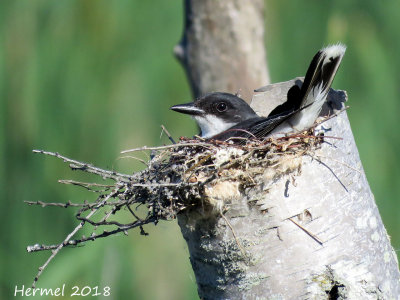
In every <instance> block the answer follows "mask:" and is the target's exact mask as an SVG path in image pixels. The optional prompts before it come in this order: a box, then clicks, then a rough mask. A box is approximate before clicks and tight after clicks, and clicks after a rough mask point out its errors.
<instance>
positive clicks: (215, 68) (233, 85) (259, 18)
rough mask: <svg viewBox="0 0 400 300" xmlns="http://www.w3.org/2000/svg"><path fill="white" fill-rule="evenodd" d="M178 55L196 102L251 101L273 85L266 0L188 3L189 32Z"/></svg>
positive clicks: (186, 4)
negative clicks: (223, 95)
mask: <svg viewBox="0 0 400 300" xmlns="http://www.w3.org/2000/svg"><path fill="white" fill-rule="evenodd" d="M174 53H175V55H176V57H177V58H178V59H179V60H180V61H181V63H182V64H183V66H184V67H185V70H186V72H187V76H188V79H189V82H190V85H191V87H192V91H193V94H194V96H195V97H198V96H199V95H201V94H205V93H207V92H213V91H226V92H231V93H235V92H237V91H238V90H239V89H240V94H241V95H242V97H243V98H244V99H246V100H248V101H249V102H250V99H251V96H252V95H253V90H254V89H255V88H257V87H260V86H262V85H265V84H268V83H269V75H268V72H267V63H266V58H265V48H264V1H263V0H251V1H241V0H234V1H232V0H229V1H227V0H221V1H215V0H202V1H189V0H186V1H185V29H184V33H183V37H182V39H181V42H180V43H179V44H178V45H177V46H176V47H175V49H174Z"/></svg>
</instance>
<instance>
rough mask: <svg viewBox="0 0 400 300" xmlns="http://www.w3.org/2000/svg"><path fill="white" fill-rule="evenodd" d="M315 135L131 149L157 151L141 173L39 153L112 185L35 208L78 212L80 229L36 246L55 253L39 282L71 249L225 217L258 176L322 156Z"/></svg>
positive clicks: (87, 186) (194, 141)
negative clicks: (195, 218) (203, 217)
mask: <svg viewBox="0 0 400 300" xmlns="http://www.w3.org/2000/svg"><path fill="white" fill-rule="evenodd" d="M323 138H324V137H323V136H322V135H318V136H315V135H314V134H313V131H312V130H310V131H309V132H308V133H305V134H298V135H292V136H288V137H282V138H277V139H272V138H270V139H267V140H264V141H254V140H248V141H247V142H246V143H245V145H237V144H233V143H232V142H220V141H213V140H211V141H210V140H207V141H205V140H202V139H186V138H181V140H180V142H179V143H177V144H172V145H168V146H160V147H142V148H137V149H132V150H128V151H124V152H125V153H126V152H141V151H149V150H150V151H151V155H150V159H149V160H148V161H147V162H144V163H146V165H147V168H145V169H144V170H142V171H140V172H137V173H135V174H133V175H127V174H122V173H118V172H115V171H109V170H104V169H100V168H97V167H95V166H92V165H90V164H87V163H83V162H79V161H76V160H73V159H70V158H67V157H65V156H62V155H60V154H58V153H53V152H46V151H42V150H34V152H35V153H42V154H46V155H50V156H54V157H57V158H59V159H62V160H63V161H64V162H66V163H69V166H70V168H71V169H73V170H80V171H83V172H89V173H93V174H96V175H98V176H100V177H102V178H103V179H111V180H112V181H113V183H112V184H108V185H105V184H98V183H85V182H78V181H73V180H62V181H60V182H61V183H64V184H73V185H77V186H80V187H84V188H85V189H87V190H89V191H92V192H96V193H98V197H97V199H96V200H95V201H94V202H84V203H72V202H67V203H44V202H40V201H37V202H27V203H28V204H30V205H42V206H59V207H65V208H67V207H78V208H79V209H78V212H77V213H76V218H77V219H78V220H79V221H80V223H79V225H78V226H77V227H76V228H75V229H74V230H73V231H72V232H71V233H70V234H69V235H68V236H67V237H66V238H65V239H64V241H63V242H62V243H60V244H55V245H43V244H36V245H32V246H28V247H27V251H28V252H35V251H43V250H52V255H51V256H50V258H49V259H48V261H47V262H46V263H45V264H44V265H43V266H42V267H41V268H39V273H38V275H37V276H36V278H35V281H34V284H33V286H34V285H35V282H36V281H37V279H38V278H39V276H40V274H41V272H42V271H43V270H44V269H45V267H46V266H47V264H48V263H49V262H50V261H51V260H52V259H53V258H54V256H55V255H56V254H57V252H58V251H60V250H61V249H62V248H63V247H66V246H76V245H79V244H82V243H85V242H87V241H94V240H96V239H98V238H104V237H107V236H110V235H114V234H118V233H121V232H122V233H125V234H128V230H130V229H133V228H139V229H140V233H141V234H142V235H147V233H146V231H145V230H144V227H143V226H144V225H146V224H148V223H154V224H157V223H158V222H159V221H160V220H171V219H175V218H176V217H177V214H178V213H180V212H182V211H185V210H190V209H198V208H199V207H201V208H202V209H203V210H204V208H209V210H208V211H217V212H221V211H223V209H224V205H225V203H226V202H227V201H232V200H233V199H235V197H238V196H240V195H241V194H242V193H246V189H249V188H253V187H254V186H256V185H257V178H260V176H264V179H265V176H266V177H267V178H268V179H270V181H271V182H273V180H274V178H276V177H279V176H281V175H282V174H283V173H287V172H290V171H292V170H293V169H296V168H299V167H300V166H301V163H295V164H293V163H292V162H293V161H295V159H296V158H300V160H301V157H302V156H303V155H304V154H306V153H307V152H310V151H314V150H315V149H317V148H318V147H319V145H320V144H321V142H322V141H323ZM84 226H92V230H91V231H92V234H91V235H89V236H80V237H78V238H77V237H76V236H77V233H78V231H79V230H80V229H82V228H83V227H84Z"/></svg>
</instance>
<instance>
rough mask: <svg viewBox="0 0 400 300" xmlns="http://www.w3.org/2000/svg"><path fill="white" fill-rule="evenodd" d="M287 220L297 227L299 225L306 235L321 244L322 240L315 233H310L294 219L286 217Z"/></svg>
mask: <svg viewBox="0 0 400 300" xmlns="http://www.w3.org/2000/svg"><path fill="white" fill-rule="evenodd" d="M288 220H289V221H291V222H292V223H293V224H294V225H296V226H297V227H299V228H300V229H301V230H303V231H304V232H305V233H306V234H307V235H308V236H310V237H311V238H312V239H313V240H314V241H316V242H317V243H318V244H320V245H321V246H323V244H324V243H323V242H322V241H321V240H320V239H319V238H318V237H317V236H316V235H315V234H312V233H311V232H310V231H308V230H307V229H305V228H304V227H303V226H301V225H300V224H299V223H297V222H296V221H294V220H293V219H292V218H288Z"/></svg>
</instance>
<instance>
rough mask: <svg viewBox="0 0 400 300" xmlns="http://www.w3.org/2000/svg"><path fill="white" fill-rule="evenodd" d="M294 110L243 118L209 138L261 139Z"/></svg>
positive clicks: (242, 140) (236, 140)
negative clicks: (264, 116)
mask: <svg viewBox="0 0 400 300" xmlns="http://www.w3.org/2000/svg"><path fill="white" fill-rule="evenodd" d="M296 112H297V111H294V112H289V113H287V112H285V113H282V114H279V115H275V116H272V117H267V118H263V117H256V118H252V119H248V120H245V121H243V122H240V123H239V124H237V125H235V126H233V127H231V128H229V129H228V130H225V131H224V132H221V133H219V134H217V135H215V136H213V137H211V138H210V139H213V140H220V141H226V140H228V139H229V140H232V141H234V142H235V143H237V144H245V143H246V139H251V138H253V139H254V138H256V139H263V138H265V137H267V136H268V135H269V134H270V133H271V131H272V130H274V129H275V128H276V127H277V126H279V125H280V124H281V123H282V122H284V121H285V120H286V119H288V118H289V117H291V116H292V115H293V114H294V113H296Z"/></svg>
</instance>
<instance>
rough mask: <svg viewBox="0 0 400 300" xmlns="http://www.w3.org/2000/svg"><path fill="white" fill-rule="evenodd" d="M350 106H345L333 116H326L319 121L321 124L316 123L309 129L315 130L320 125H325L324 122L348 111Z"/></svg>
mask: <svg viewBox="0 0 400 300" xmlns="http://www.w3.org/2000/svg"><path fill="white" fill-rule="evenodd" d="M349 108H350V106H345V107H344V108H342V109H341V110H339V111H337V112H335V113H334V114H332V115H330V116H327V117H326V118H324V119H323V120H321V122H316V123H315V124H314V125H313V126H311V127H310V128H309V129H312V128H315V127H317V126H319V125H321V124H322V123H325V122H326V121H328V120H330V119H332V118H334V117H336V116H338V115H339V114H341V113H342V112H344V111H345V110H347V109H349Z"/></svg>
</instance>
